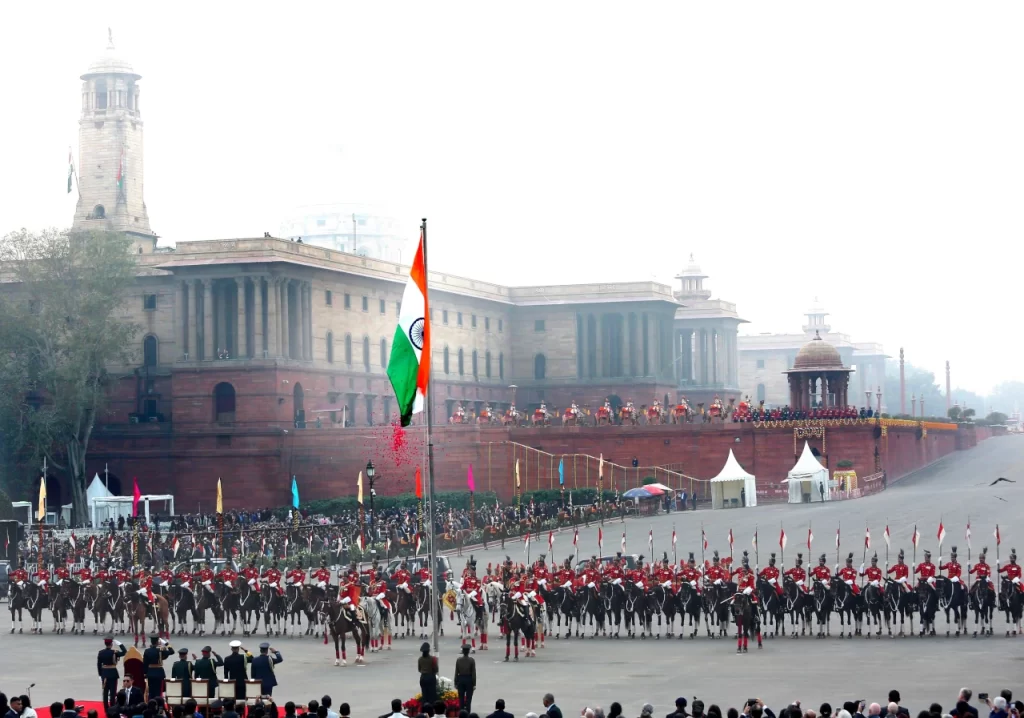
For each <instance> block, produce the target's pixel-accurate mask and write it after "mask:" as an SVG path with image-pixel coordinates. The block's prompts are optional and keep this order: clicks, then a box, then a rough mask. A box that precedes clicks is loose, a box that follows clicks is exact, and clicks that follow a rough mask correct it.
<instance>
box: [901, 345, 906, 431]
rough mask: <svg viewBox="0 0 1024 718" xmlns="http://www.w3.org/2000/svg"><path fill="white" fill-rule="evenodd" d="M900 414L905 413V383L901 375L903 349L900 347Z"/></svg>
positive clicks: (904, 378)
mask: <svg viewBox="0 0 1024 718" xmlns="http://www.w3.org/2000/svg"><path fill="white" fill-rule="evenodd" d="M900 413H901V414H906V413H907V382H906V377H905V376H904V374H903V347H900Z"/></svg>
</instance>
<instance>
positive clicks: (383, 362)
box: [380, 339, 388, 369]
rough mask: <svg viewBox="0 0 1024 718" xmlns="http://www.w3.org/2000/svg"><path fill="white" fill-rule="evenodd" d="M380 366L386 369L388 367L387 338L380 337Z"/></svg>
mask: <svg viewBox="0 0 1024 718" xmlns="http://www.w3.org/2000/svg"><path fill="white" fill-rule="evenodd" d="M380 368H381V369H387V368H388V340H387V339H381V340H380Z"/></svg>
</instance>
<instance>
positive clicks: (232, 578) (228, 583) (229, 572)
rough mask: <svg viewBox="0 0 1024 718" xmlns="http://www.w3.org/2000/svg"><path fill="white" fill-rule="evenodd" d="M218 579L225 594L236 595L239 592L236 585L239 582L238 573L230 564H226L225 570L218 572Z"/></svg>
mask: <svg viewBox="0 0 1024 718" xmlns="http://www.w3.org/2000/svg"><path fill="white" fill-rule="evenodd" d="M216 579H217V580H218V581H220V583H221V585H222V586H223V587H224V590H225V592H227V593H234V592H235V591H237V587H236V585H235V583H236V582H237V581H238V572H237V571H235V569H233V568H231V566H230V565H229V564H227V563H225V564H224V566H223V568H221V570H220V571H218V572H217V576H216Z"/></svg>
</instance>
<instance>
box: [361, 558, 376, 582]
mask: <svg viewBox="0 0 1024 718" xmlns="http://www.w3.org/2000/svg"><path fill="white" fill-rule="evenodd" d="M378 573H380V559H378V558H377V557H376V556H374V557H373V561H371V562H370V567H369V568H364V569H363V570H362V571H360V576H363V577H365V578H366V580H367V581H373V579H375V578H376V577H377V574H378Z"/></svg>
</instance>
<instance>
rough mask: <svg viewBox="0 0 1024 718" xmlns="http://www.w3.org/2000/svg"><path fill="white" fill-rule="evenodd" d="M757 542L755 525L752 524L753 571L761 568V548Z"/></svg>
mask: <svg viewBox="0 0 1024 718" xmlns="http://www.w3.org/2000/svg"><path fill="white" fill-rule="evenodd" d="M759 543H760V542H759V541H758V540H757V524H754V570H755V571H756V570H757V569H759V568H761V547H760V546H759V545H758V544H759Z"/></svg>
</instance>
